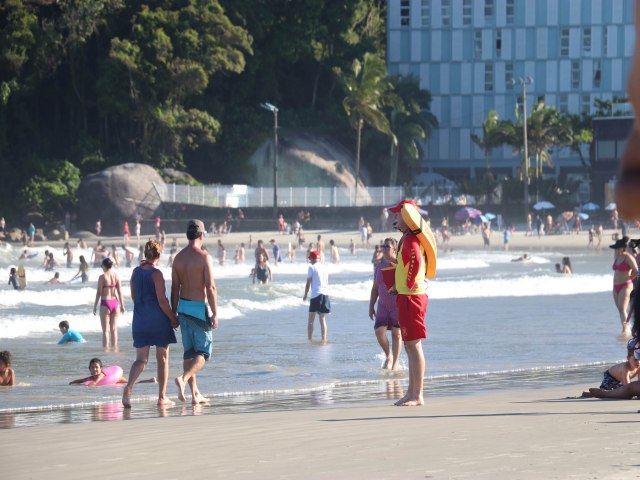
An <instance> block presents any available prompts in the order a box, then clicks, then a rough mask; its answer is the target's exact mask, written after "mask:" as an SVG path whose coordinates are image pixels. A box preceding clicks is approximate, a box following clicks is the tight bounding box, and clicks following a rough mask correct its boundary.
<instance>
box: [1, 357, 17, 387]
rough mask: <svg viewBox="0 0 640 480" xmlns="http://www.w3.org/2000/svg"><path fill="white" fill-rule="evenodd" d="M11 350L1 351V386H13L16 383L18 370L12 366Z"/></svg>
mask: <svg viewBox="0 0 640 480" xmlns="http://www.w3.org/2000/svg"><path fill="white" fill-rule="evenodd" d="M12 360H13V356H12V355H11V352H8V351H6V350H5V351H4V352H0V386H3V387H11V386H13V385H15V383H16V372H14V371H13V368H11V361H12Z"/></svg>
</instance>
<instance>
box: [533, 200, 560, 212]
mask: <svg viewBox="0 0 640 480" xmlns="http://www.w3.org/2000/svg"><path fill="white" fill-rule="evenodd" d="M551 208H556V206H555V205H554V204H553V203H551V202H547V201H546V200H542V201H541V202H538V203H535V204H534V205H533V209H534V210H549V209H551Z"/></svg>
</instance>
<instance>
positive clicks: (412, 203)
mask: <svg viewBox="0 0 640 480" xmlns="http://www.w3.org/2000/svg"><path fill="white" fill-rule="evenodd" d="M405 203H410V204H411V205H413V206H414V207H416V208H418V206H417V205H416V202H414V201H413V200H400V203H398V204H397V205H396V206H395V207H391V208H389V211H390V212H393V213H398V212H399V211H400V210H401V209H402V205H404V204H405Z"/></svg>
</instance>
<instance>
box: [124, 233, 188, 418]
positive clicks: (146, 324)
mask: <svg viewBox="0 0 640 480" xmlns="http://www.w3.org/2000/svg"><path fill="white" fill-rule="evenodd" d="M161 251H162V246H161V245H160V243H158V242H156V241H155V240H149V241H148V242H147V244H146V245H145V247H144V257H145V259H144V260H143V261H142V262H141V263H140V266H139V267H136V268H135V269H134V270H133V273H132V274H131V298H132V299H133V323H132V325H131V330H132V335H133V346H134V347H135V348H136V361H135V362H133V365H131V372H130V373H129V382H128V383H127V386H126V387H125V388H124V392H123V394H122V404H123V405H124V406H125V407H126V408H129V407H131V400H130V398H131V393H132V391H133V385H134V383H135V382H136V380H137V379H138V377H139V376H140V374H141V373H142V372H143V371H144V369H145V367H146V366H147V361H148V359H149V349H150V348H151V347H152V346H155V347H156V361H157V363H158V384H159V385H158V405H161V406H163V405H173V403H174V402H172V401H171V400H169V399H168V398H167V397H166V391H167V380H168V378H169V344H170V343H176V336H175V334H174V333H173V329H174V328H178V325H179V323H178V317H177V316H176V315H175V314H174V313H173V312H172V311H171V306H170V305H169V301H168V300H167V297H166V296H165V285H164V277H163V275H162V272H161V271H160V270H158V269H157V268H156V265H157V264H158V261H159V260H160V252H161Z"/></svg>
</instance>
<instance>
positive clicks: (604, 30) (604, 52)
mask: <svg viewBox="0 0 640 480" xmlns="http://www.w3.org/2000/svg"><path fill="white" fill-rule="evenodd" d="M608 49H609V35H608V34H607V26H606V25H605V26H603V27H602V55H604V56H606V55H607V50H608Z"/></svg>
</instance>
